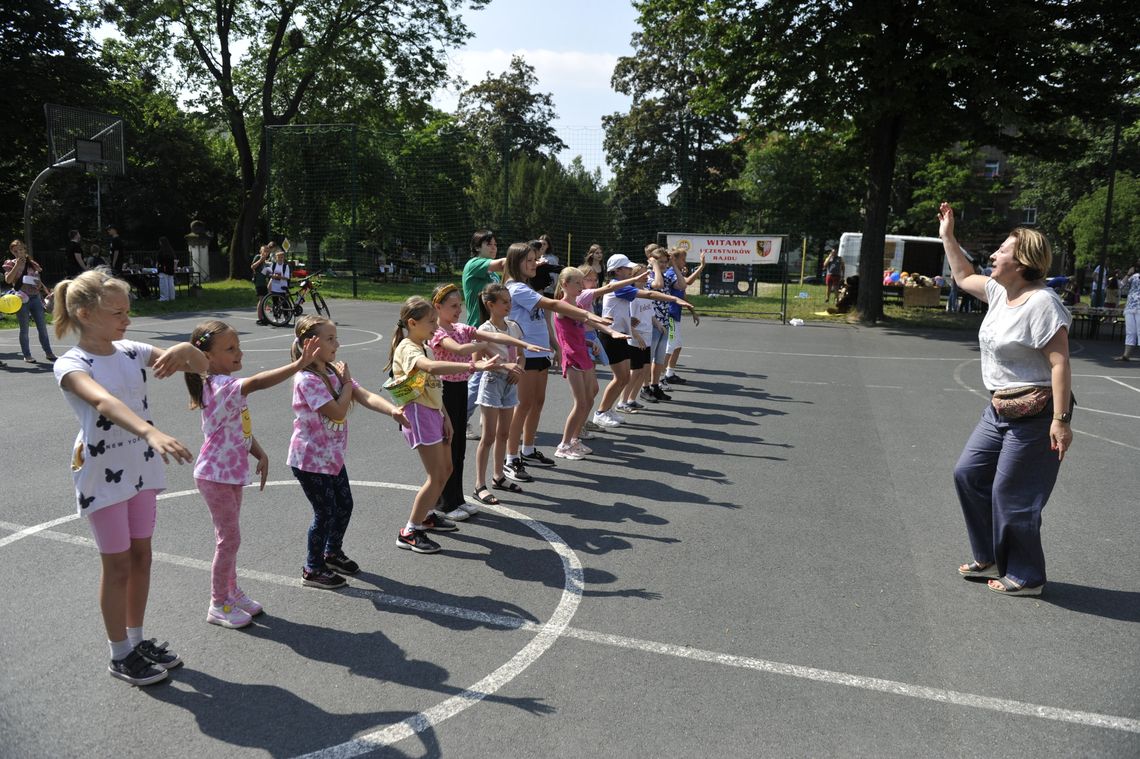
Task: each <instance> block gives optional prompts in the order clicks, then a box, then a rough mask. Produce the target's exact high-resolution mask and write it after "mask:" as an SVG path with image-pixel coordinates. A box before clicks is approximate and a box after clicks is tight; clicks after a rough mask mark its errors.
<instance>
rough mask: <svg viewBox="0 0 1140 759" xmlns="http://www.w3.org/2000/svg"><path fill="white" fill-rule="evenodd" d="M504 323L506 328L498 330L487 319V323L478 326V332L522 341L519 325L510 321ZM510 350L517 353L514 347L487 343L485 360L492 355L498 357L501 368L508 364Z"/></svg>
mask: <svg viewBox="0 0 1140 759" xmlns="http://www.w3.org/2000/svg"><path fill="white" fill-rule="evenodd" d="M506 322H507V328H506V329H499V328H498V327H496V326H495V323H494V322H492V321H491V320H490V319H488V320H487V321H485V322H483V323H482V324H480V325H479V331H480V332H492V333H495V334H499V335H509V336H511V337H513V338H516V339H518V340H522V339H523V333H522V330H521V329H519V325H518V324H516V323H515V322H513V321H512V320H510V319H507V320H506ZM511 350H515V351H517V350H518V348H515V347H514V346H511V345H500V344H499V343H487V351H488V355H487V358H490V357H491V356H492V355H498V357H499V365H500V366H502V365H503V364H506V363H510V360H511ZM496 371H506V370H505V369H498V370H496Z"/></svg>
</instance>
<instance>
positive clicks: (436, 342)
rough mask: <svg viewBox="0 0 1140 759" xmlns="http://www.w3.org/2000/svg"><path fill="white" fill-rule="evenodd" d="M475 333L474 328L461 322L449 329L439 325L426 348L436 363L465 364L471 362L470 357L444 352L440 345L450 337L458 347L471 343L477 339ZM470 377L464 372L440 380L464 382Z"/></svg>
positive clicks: (468, 373)
mask: <svg viewBox="0 0 1140 759" xmlns="http://www.w3.org/2000/svg"><path fill="white" fill-rule="evenodd" d="M475 332H476V330H475V328H474V327H472V326H471V325H470V324H464V323H463V322H456V323H455V324H452V325H451V326H450V327H444V326H443V325H440V326H439V327H437V328H436V330H435V334H434V335H432V336H431V339H430V340H428V347H429V348H431V352H432V355H433V356H435V360H436V361H458V362H459V363H461V364H466V363H467V362H468V361H470V360H471V357H470V356H461V355H459V354H458V353H451V352H450V351H445V350H444V349H443V347H442V346H441V345H440V343H442V342H443V338H445V337H450V338H451V339H452V340H454V341H455V342H457V343H459V344H460V345H466V344H468V343H473V342H475V341H476V340H478V339H479V338H478V337H477V336H476V334H475ZM470 376H471V372H470V371H466V372H461V373H460V374H444V375H443V376H442V377H440V379H442V380H443V381H445V382H466V381H467V379H468V377H470Z"/></svg>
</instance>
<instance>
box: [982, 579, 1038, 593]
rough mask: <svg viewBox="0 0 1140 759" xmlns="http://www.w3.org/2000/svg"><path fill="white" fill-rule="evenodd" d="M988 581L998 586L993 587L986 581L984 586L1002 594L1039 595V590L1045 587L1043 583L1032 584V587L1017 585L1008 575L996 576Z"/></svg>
mask: <svg viewBox="0 0 1140 759" xmlns="http://www.w3.org/2000/svg"><path fill="white" fill-rule="evenodd" d="M990 582H996V583H997V584H998V586H999V587H996V588H995V587H994V586H993V585H990V584H989V583H986V587H987V588H989V589H990V590H992V591H993V592H994V593H1001V594H1002V595H1003V596H1039V595H1041V591H1043V590H1044V589H1045V583H1041V584H1040V585H1034V586H1033V587H1026V586H1024V585H1018V584H1017V583H1015V582H1014V581H1013V580H1011V579H1009V578H1008V577H997V578H994V579H993V580H991V581H990Z"/></svg>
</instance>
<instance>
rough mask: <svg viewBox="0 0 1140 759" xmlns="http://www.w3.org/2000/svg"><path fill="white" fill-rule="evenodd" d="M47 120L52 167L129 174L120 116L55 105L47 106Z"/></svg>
mask: <svg viewBox="0 0 1140 759" xmlns="http://www.w3.org/2000/svg"><path fill="white" fill-rule="evenodd" d="M44 116H45V117H46V119H47V136H48V150H49V151H50V153H49V155H50V157H51V165H52V167H54V168H72V167H74V168H79V169H83V170H85V171H89V172H92V173H96V174H123V173H125V172H126V168H127V167H126V151H125V150H124V145H123V120H122V119H120V118H119V117H118V116H112V115H111V114H108V113H99V112H98V111H92V110H89V109H87V108H76V107H74V106H69V105H56V104H54V103H47V104H45V105H44Z"/></svg>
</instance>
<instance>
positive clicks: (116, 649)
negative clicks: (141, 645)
mask: <svg viewBox="0 0 1140 759" xmlns="http://www.w3.org/2000/svg"><path fill="white" fill-rule="evenodd" d="M107 645H108V646H109V647H110V649H111V658H112V659H115V660H118V659H125V658H127V654H129V653H130V652H131V651H133V650H134V646H132V645H131V643H130V641H126V640H109V641H107Z"/></svg>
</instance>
